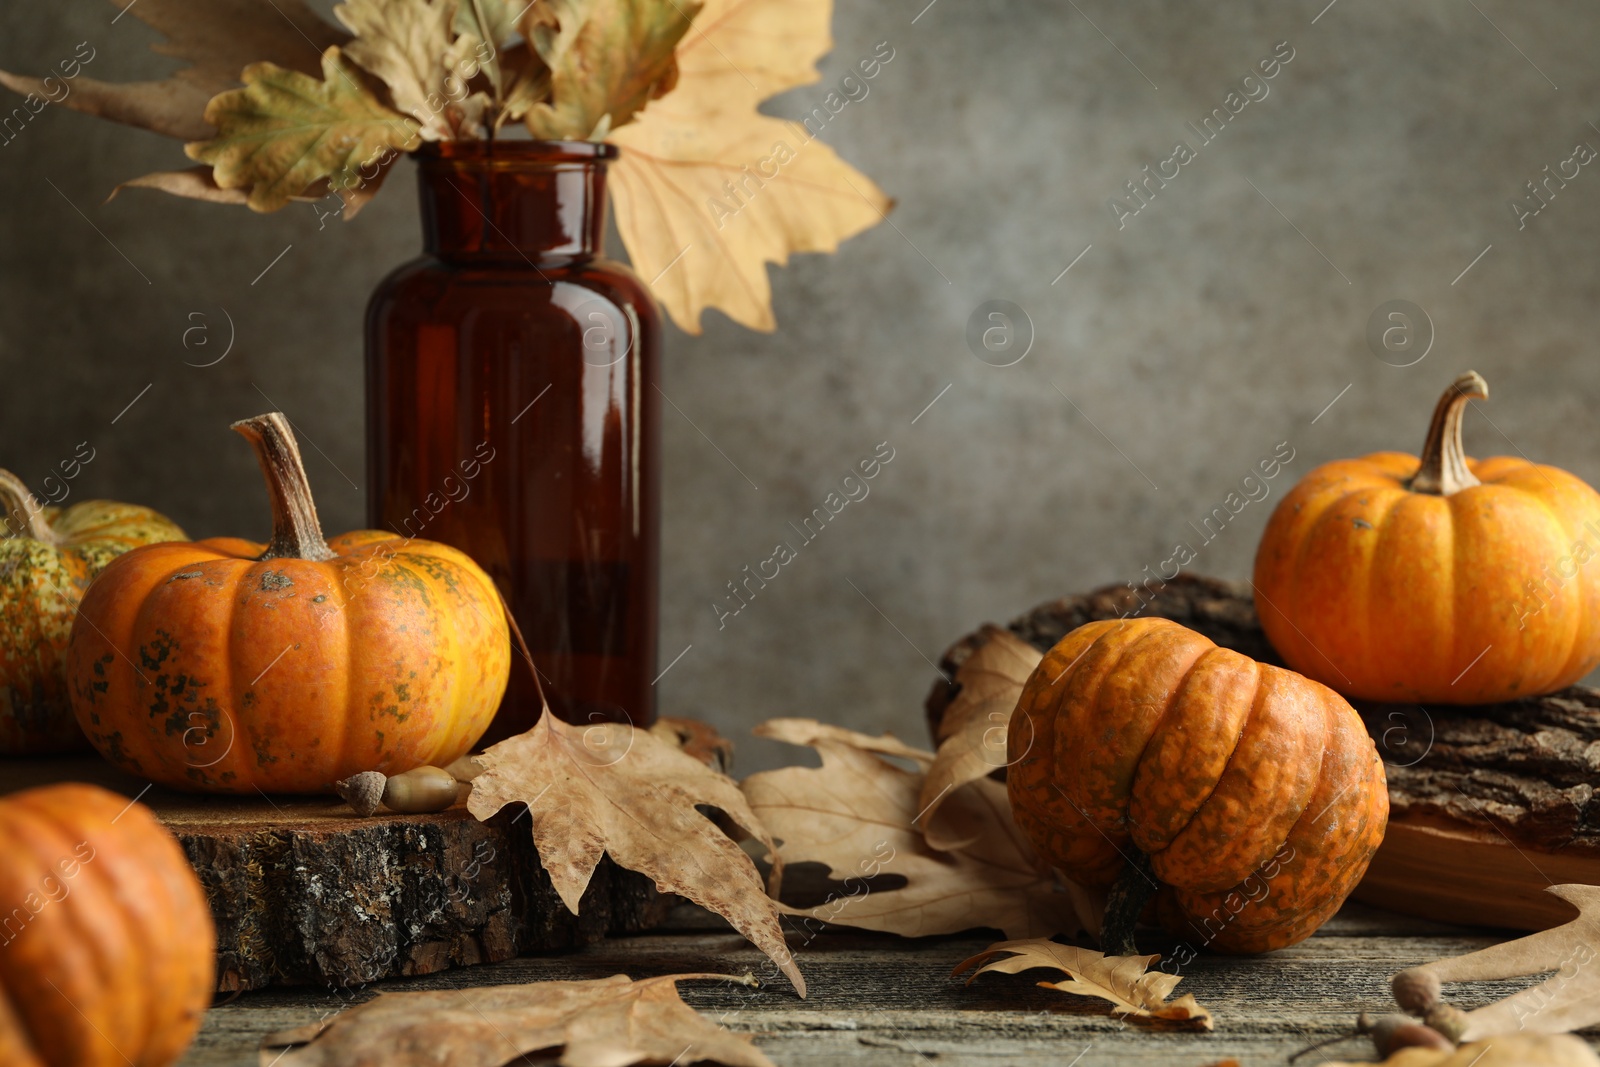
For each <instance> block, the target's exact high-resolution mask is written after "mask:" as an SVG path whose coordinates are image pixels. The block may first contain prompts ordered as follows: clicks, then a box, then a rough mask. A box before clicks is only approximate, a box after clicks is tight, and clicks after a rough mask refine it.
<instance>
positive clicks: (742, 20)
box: [606, 0, 892, 334]
mask: <svg viewBox="0 0 1600 1067" xmlns="http://www.w3.org/2000/svg"><path fill="white" fill-rule="evenodd" d="M831 17H832V4H831V3H830V0H706V3H705V6H704V8H703V9H702V10H701V12H700V14H699V15H697V16H696V17H695V20H694V25H693V26H692V27H691V28H690V30H689V32H688V33H687V34H686V35H685V36H684V38H683V41H682V43H681V44H679V46H678V50H677V63H678V81H677V86H676V87H675V88H674V89H673V90H672V91H671V92H669V93H667V94H666V95H665V96H663V97H662V98H661V99H659V100H656V101H653V102H652V103H651V104H650V105H649V106H648V107H646V108H645V109H644V110H643V111H641V112H640V113H639V115H638V116H637V117H636V118H635V119H634V121H633V122H631V123H629V124H628V125H626V126H623V127H622V128H620V129H614V130H613V131H612V132H611V133H610V135H609V136H608V137H607V138H606V140H608V141H611V142H612V143H613V144H616V145H618V146H620V147H621V148H622V156H621V158H619V159H618V160H617V161H616V162H614V163H612V164H611V167H610V178H609V187H610V189H611V195H612V201H613V203H614V204H615V206H616V212H617V228H618V230H619V231H620V232H621V234H622V240H623V243H624V244H626V245H627V247H628V257H629V259H630V260H631V261H632V263H633V268H634V270H636V271H637V272H638V273H639V275H640V276H641V277H643V278H647V279H650V280H651V281H650V291H651V292H652V293H653V294H654V295H655V297H656V299H657V300H659V301H660V302H661V304H662V305H663V306H664V307H665V308H666V309H667V312H668V313H669V314H670V315H671V316H672V319H673V321H674V322H676V323H677V324H678V326H679V327H680V328H681V329H683V330H684V331H686V332H688V333H692V334H697V333H699V332H700V316H701V313H702V312H703V311H704V310H705V309H706V308H708V307H714V308H717V309H718V310H720V311H722V312H723V313H724V314H726V315H727V316H728V317H729V318H731V319H733V320H734V321H735V322H738V323H740V324H742V325H744V326H748V327H750V328H751V329H754V330H762V331H770V330H772V329H773V328H774V327H775V325H776V322H775V320H774V319H773V316H772V288H771V285H770V283H769V282H768V279H767V264H768V263H776V264H778V265H779V266H782V265H783V264H785V263H787V262H788V261H789V256H790V254H792V253H795V252H833V251H835V250H836V249H837V248H838V247H839V242H840V241H843V240H845V239H846V238H848V237H851V236H853V235H855V234H857V233H860V232H861V231H862V230H865V229H867V228H869V227H871V226H875V225H877V224H878V222H879V221H880V220H882V219H883V218H884V217H885V213H886V212H887V211H888V210H889V209H890V207H891V206H892V205H891V203H890V201H889V198H888V197H886V196H884V194H883V192H882V190H880V189H879V188H878V187H877V186H876V185H874V184H873V183H872V180H871V179H869V178H868V177H867V176H866V175H864V174H862V173H861V172H860V171H857V170H856V169H854V168H853V167H851V166H850V165H848V164H847V163H845V162H843V161H842V160H841V159H840V158H839V157H838V156H837V155H836V154H835V153H834V151H833V149H832V148H829V147H828V146H827V145H826V144H824V143H823V142H822V141H821V140H818V139H817V138H815V137H813V136H811V135H810V133H809V132H808V131H807V130H806V129H805V128H804V127H803V126H801V125H799V124H797V123H792V122H784V121H782V120H779V119H775V118H771V117H769V116H766V115H762V114H759V113H758V110H757V109H758V108H759V107H760V105H761V103H762V101H764V100H766V99H767V98H768V97H770V96H772V95H774V94H776V93H779V92H782V91H784V90H786V89H792V88H794V87H796V86H800V85H807V84H810V83H812V82H814V81H816V80H817V70H816V61H817V59H818V58H820V57H821V56H822V55H823V53H825V52H827V51H828V49H829V48H831V47H832V46H833V40H832V36H831V34H830V30H829V23H830V20H831ZM779 145H781V146H782V148H781V149H779V148H778V147H777V146H779ZM758 171H761V172H763V173H764V174H768V175H775V176H768V177H765V178H763V177H761V176H758V175H757V172H758ZM730 182H731V183H735V184H738V185H740V186H742V187H743V188H744V189H745V190H746V191H747V194H748V195H746V196H738V197H733V198H730V196H729V194H728V191H727V187H726V185H725V183H730ZM715 205H720V207H715Z"/></svg>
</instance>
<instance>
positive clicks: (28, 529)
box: [0, 469, 56, 544]
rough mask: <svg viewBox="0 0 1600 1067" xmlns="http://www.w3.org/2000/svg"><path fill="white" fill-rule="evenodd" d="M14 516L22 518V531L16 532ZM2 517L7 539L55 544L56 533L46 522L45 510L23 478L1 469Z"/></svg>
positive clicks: (0, 514)
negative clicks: (22, 539)
mask: <svg viewBox="0 0 1600 1067" xmlns="http://www.w3.org/2000/svg"><path fill="white" fill-rule="evenodd" d="M12 515H20V516H21V518H22V529H21V530H16V528H15V526H14V524H13V521H12V518H11V516H12ZM0 516H3V517H4V520H5V529H6V536H7V537H15V536H21V537H31V538H33V539H34V540H35V541H43V542H45V543H46V544H54V543H55V540H56V535H55V531H53V530H51V529H50V524H49V523H48V522H46V521H45V517H44V508H42V507H40V506H39V501H38V500H37V499H35V498H34V495H33V494H32V493H31V492H29V491H28V487H27V486H26V485H24V484H23V482H22V479H21V478H18V477H17V476H16V475H15V474H12V473H11V472H10V471H8V470H3V469H0Z"/></svg>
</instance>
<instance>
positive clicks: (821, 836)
mask: <svg viewBox="0 0 1600 1067" xmlns="http://www.w3.org/2000/svg"><path fill="white" fill-rule="evenodd" d="M755 732H756V733H757V734H758V735H760V736H762V737H770V738H774V739H776V740H779V741H787V742H789V743H790V744H796V745H810V746H811V747H813V748H815V749H816V750H817V752H818V753H819V754H820V755H821V756H822V766H821V767H818V768H809V767H784V768H781V769H779V770H775V771H763V772H761V773H759V774H754V775H751V776H750V777H749V778H747V779H745V781H744V791H745V795H746V796H747V797H748V798H749V799H750V806H751V808H753V809H754V810H755V812H756V814H757V815H758V816H760V818H761V820H762V821H763V822H764V823H765V824H766V826H767V828H768V829H769V830H770V831H771V832H772V834H773V836H774V837H776V838H778V839H779V841H781V842H782V844H781V848H780V852H781V856H782V859H783V861H784V862H785V863H803V862H817V863H823V864H826V865H827V867H828V868H829V869H830V870H831V871H832V872H833V875H834V877H836V878H841V879H845V882H846V886H847V887H848V888H849V889H850V892H849V893H848V894H847V895H843V896H839V897H836V898H834V899H832V900H830V901H829V902H827V903H825V904H821V905H818V906H816V907H812V908H794V907H785V909H784V910H785V911H787V912H788V913H789V914H791V915H807V916H810V917H812V918H816V919H822V920H824V921H827V922H831V923H837V924H839V925H842V926H853V927H858V928H860V929H864V930H879V931H883V932H885V933H892V934H902V935H904V936H907V937H920V936H923V935H927V934H949V933H955V932H957V931H960V930H970V929H973V928H976V927H991V928H994V929H998V930H1002V931H1004V932H1005V933H1006V934H1007V935H1009V936H1027V935H1030V934H1046V935H1048V934H1053V933H1059V932H1063V931H1071V932H1075V931H1076V930H1077V929H1078V923H1077V922H1076V921H1075V919H1074V918H1073V915H1072V904H1071V902H1070V900H1069V897H1068V895H1067V894H1064V893H1059V892H1057V891H1056V890H1055V886H1054V883H1053V881H1052V879H1051V878H1050V877H1049V876H1048V875H1047V874H1044V873H1041V872H1040V871H1039V870H1038V869H1037V868H1036V866H1035V864H1034V859H1033V853H1032V851H1031V850H1030V849H1029V848H1028V846H1027V844H1026V843H1025V842H1024V840H1023V838H1022V835H1021V834H1020V833H1019V832H1018V831H1017V829H1016V827H1015V826H1013V825H1012V823H1011V809H1010V806H1009V805H1008V803H1007V800H1006V792H1005V787H1004V786H1003V785H1000V784H999V783H997V782H992V781H988V780H983V781H980V782H977V783H975V784H974V785H973V786H972V787H971V788H970V789H966V790H963V791H962V793H961V795H960V796H959V797H957V798H954V799H953V800H952V801H951V803H952V804H958V805H961V806H962V807H963V808H964V809H965V811H964V812H963V819H964V820H970V821H971V822H972V823H974V824H979V825H981V826H982V827H983V832H982V834H981V835H980V837H979V839H978V840H977V841H976V842H974V843H973V844H972V845H970V846H968V847H967V848H963V849H957V850H955V851H952V852H947V853H941V852H936V851H934V850H933V849H931V848H930V847H929V846H928V845H927V843H926V842H925V841H924V840H923V838H922V835H921V833H919V832H918V831H917V829H916V827H915V825H914V823H915V820H916V817H917V813H918V801H917V797H918V794H919V793H920V791H921V784H922V775H921V774H920V773H918V772H916V771H909V770H906V769H904V768H902V767H898V766H896V765H895V764H893V763H891V762H889V760H888V759H886V758H884V757H886V756H889V757H900V758H903V759H908V760H911V761H913V762H914V763H917V764H919V765H921V766H926V765H927V764H928V763H929V762H931V760H932V758H933V755H932V753H929V752H924V751H922V750H920V749H915V748H911V747H910V746H907V745H904V744H902V743H901V742H899V741H897V740H895V739H894V738H893V737H890V736H888V735H885V736H883V737H868V736H867V735H865V734H858V733H855V732H854V731H851V730H844V729H841V728H839V727H835V726H827V725H825V724H823V723H818V722H814V721H812V720H810V719H773V720H771V721H769V722H766V723H763V724H762V725H760V726H758V727H756V730H755ZM882 875H900V876H902V877H904V878H905V879H906V884H905V885H904V886H902V887H900V888H897V889H882V888H877V889H874V888H871V887H870V886H869V885H868V884H867V882H866V881H865V879H871V878H874V877H879V876H882Z"/></svg>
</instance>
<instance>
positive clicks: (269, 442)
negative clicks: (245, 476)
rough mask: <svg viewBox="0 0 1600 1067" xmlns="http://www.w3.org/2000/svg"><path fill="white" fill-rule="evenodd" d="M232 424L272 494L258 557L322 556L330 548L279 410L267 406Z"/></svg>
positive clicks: (296, 448) (325, 557) (328, 556)
mask: <svg viewBox="0 0 1600 1067" xmlns="http://www.w3.org/2000/svg"><path fill="white" fill-rule="evenodd" d="M233 429H235V430H238V431H239V432H240V433H241V434H243V435H244V437H245V440H247V441H249V442H250V447H251V448H254V449H255V450H256V459H257V461H259V462H260V464H261V473H262V474H263V475H265V476H266V479H267V495H268V496H270V497H271V498H272V543H271V544H269V545H268V546H267V550H266V551H265V552H263V553H262V554H261V555H260V556H258V557H257V558H258V559H309V560H317V561H320V560H328V559H332V558H333V556H334V553H333V549H331V548H329V547H328V542H326V541H324V540H323V539H322V523H320V522H318V521H317V505H316V503H315V501H313V500H312V499H311V483H310V482H308V481H307V480H306V467H305V464H304V463H302V462H301V461H300V445H299V443H298V442H296V441H295V439H294V430H293V428H292V427H290V425H289V420H288V418H287V417H285V416H284V414H283V413H282V412H278V411H271V412H268V413H267V414H265V415H257V416H256V417H255V418H253V419H240V420H239V421H238V422H236V423H234V424H233Z"/></svg>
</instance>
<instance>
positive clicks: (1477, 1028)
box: [1396, 885, 1600, 1041]
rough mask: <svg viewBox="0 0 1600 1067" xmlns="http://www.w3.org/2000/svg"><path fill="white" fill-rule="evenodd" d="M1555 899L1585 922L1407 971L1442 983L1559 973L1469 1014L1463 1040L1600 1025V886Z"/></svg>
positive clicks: (1556, 888)
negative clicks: (1568, 904)
mask: <svg viewBox="0 0 1600 1067" xmlns="http://www.w3.org/2000/svg"><path fill="white" fill-rule="evenodd" d="M1548 892H1550V893H1554V894H1555V895H1556V896H1558V897H1560V898H1561V899H1562V900H1565V901H1567V902H1568V903H1570V904H1572V905H1574V906H1575V907H1576V908H1577V909H1578V917H1577V918H1576V919H1573V920H1572V921H1571V922H1569V923H1566V924H1565V925H1563V926H1558V927H1556V928H1555V929H1553V930H1541V931H1539V932H1538V933H1536V934H1529V935H1528V936H1527V937H1521V938H1517V939H1516V940H1515V941H1506V942H1504V943H1502V944H1499V945H1493V946H1491V947H1489V948H1486V949H1480V950H1479V951H1477V952H1469V953H1467V954H1466V955H1464V956H1456V957H1453V958H1451V959H1444V960H1438V961H1436V962H1434V963H1428V964H1424V965H1423V966H1421V967H1413V968H1410V969H1409V970H1406V971H1402V972H1400V975H1407V976H1417V977H1421V976H1429V977H1431V978H1436V979H1438V980H1439V981H1440V982H1482V981H1489V980H1491V979H1500V978H1520V977H1523V976H1525V975H1533V974H1543V973H1544V972H1546V971H1555V972H1556V973H1555V974H1553V975H1551V976H1550V977H1549V978H1547V979H1546V980H1544V981H1543V982H1540V983H1539V984H1538V985H1535V986H1531V987H1529V988H1528V989H1524V990H1522V991H1521V992H1520V993H1513V994H1512V995H1511V996H1509V997H1506V998H1504V999H1503V1000H1497V1001H1495V1002H1494V1003H1493V1004H1488V1005H1486V1006H1484V1007H1481V1008H1478V1009H1477V1010H1475V1011H1469V1012H1467V1013H1466V1029H1465V1030H1463V1031H1462V1034H1461V1037H1462V1039H1463V1040H1465V1041H1474V1040H1477V1039H1479V1038H1484V1037H1491V1036H1493V1035H1496V1034H1510V1033H1517V1032H1527V1033H1536V1034H1559V1033H1566V1032H1568V1031H1571V1030H1581V1029H1582V1028H1584V1027H1586V1026H1593V1025H1594V1024H1595V1023H1600V973H1597V972H1600V886H1592V885H1553V886H1551V887H1550V888H1549V890H1548ZM1400 975H1396V978H1399V977H1400Z"/></svg>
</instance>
